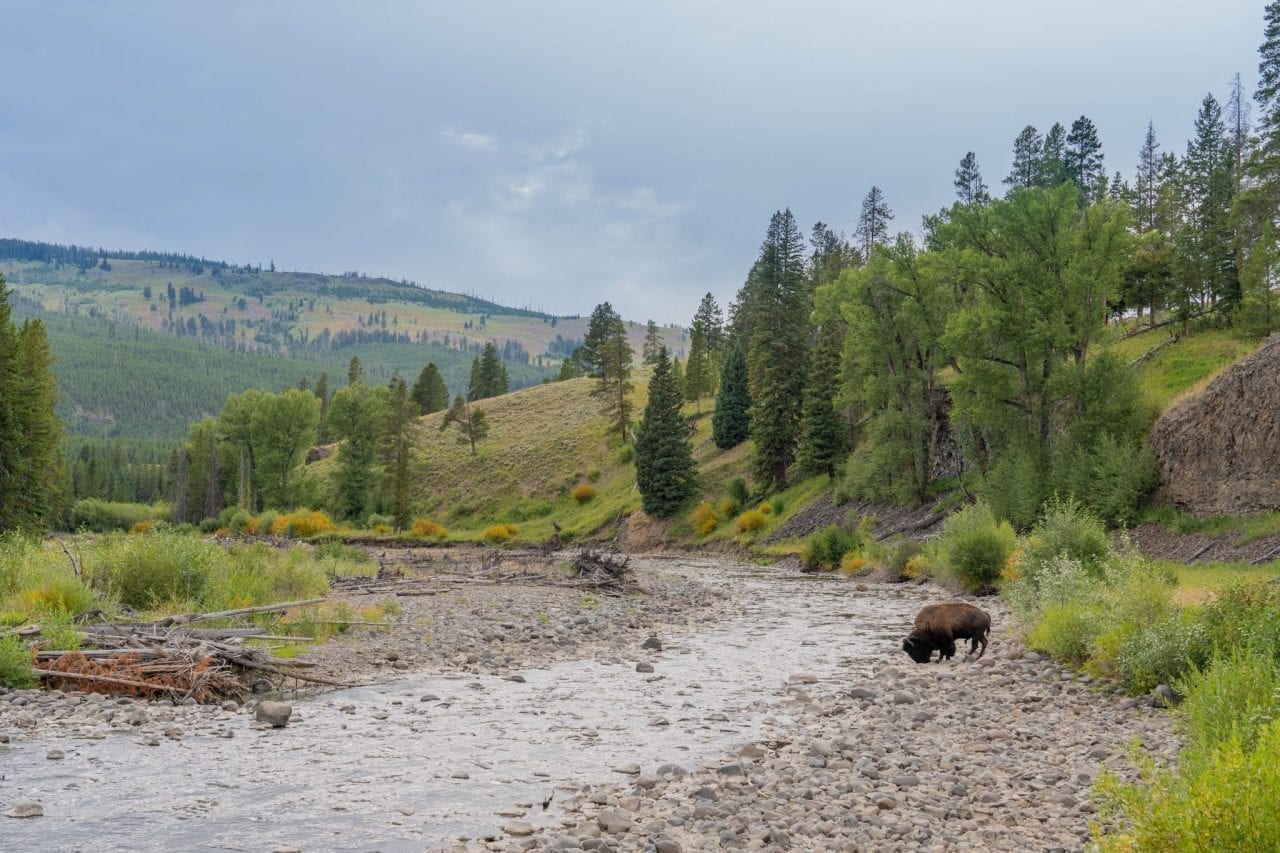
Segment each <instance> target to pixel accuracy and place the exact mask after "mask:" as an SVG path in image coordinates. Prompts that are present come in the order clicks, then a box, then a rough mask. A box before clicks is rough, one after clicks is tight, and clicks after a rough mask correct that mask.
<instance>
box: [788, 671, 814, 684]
mask: <svg viewBox="0 0 1280 853" xmlns="http://www.w3.org/2000/svg"><path fill="white" fill-rule="evenodd" d="M787 683H789V684H817V683H818V676H816V675H814V674H813V673H810V672H797V673H794V674H792V675H791V677H790V678H788V679H787Z"/></svg>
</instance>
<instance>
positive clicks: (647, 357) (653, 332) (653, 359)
mask: <svg viewBox="0 0 1280 853" xmlns="http://www.w3.org/2000/svg"><path fill="white" fill-rule="evenodd" d="M662 346H663V344H662V336H661V335H659V334H658V324H657V323H655V322H653V321H652V320H650V321H649V322H648V323H646V324H645V329H644V348H643V350H642V353H643V357H644V363H645V364H657V363H658V350H660V349H662Z"/></svg>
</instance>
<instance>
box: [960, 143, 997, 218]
mask: <svg viewBox="0 0 1280 853" xmlns="http://www.w3.org/2000/svg"><path fill="white" fill-rule="evenodd" d="M954 183H955V187H956V198H957V199H959V200H960V203H961V204H963V205H966V206H972V205H975V204H986V203H987V202H988V201H990V200H991V196H990V195H989V194H988V193H987V185H986V184H985V183H983V181H982V172H981V170H980V169H979V168H978V155H976V154H974V153H973V152H972V151H970V152H968V153H967V154H965V155H964V157H963V158H961V160H960V166H959V168H957V169H956V179H955V182H954Z"/></svg>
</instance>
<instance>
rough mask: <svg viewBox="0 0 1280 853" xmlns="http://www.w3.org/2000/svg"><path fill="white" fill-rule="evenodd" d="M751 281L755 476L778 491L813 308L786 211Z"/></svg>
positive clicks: (794, 436) (882, 214)
mask: <svg viewBox="0 0 1280 853" xmlns="http://www.w3.org/2000/svg"><path fill="white" fill-rule="evenodd" d="M868 199H869V200H870V201H871V202H872V204H871V207H873V208H878V207H879V206H880V205H881V204H883V199H882V198H881V197H880V195H879V191H878V190H875V189H873V191H872V193H870V194H868ZM887 214H888V211H887V208H886V209H885V210H884V211H878V212H877V213H876V214H875V218H876V219H879V220H880V221H881V222H883V221H884V219H885V218H887ZM881 227H884V226H881ZM755 279H756V281H755V284H754V286H755V288H756V294H755V296H754V297H753V299H754V301H755V307H754V308H753V317H752V324H751V327H750V329H749V330H748V337H747V340H748V350H747V366H748V376H749V377H750V383H751V401H752V409H751V435H752V436H753V437H754V438H755V444H756V455H755V459H754V475H755V479H756V482H758V483H760V485H761V486H762V487H763V488H765V489H779V488H782V487H784V486H785V485H786V483H787V468H788V467H790V465H791V463H792V462H793V461H794V459H795V449H796V443H797V441H798V438H799V426H800V409H801V405H802V403H803V400H804V383H805V377H806V375H807V373H808V328H807V321H808V317H809V312H810V310H811V309H812V299H811V297H810V294H809V286H808V281H807V280H806V277H805V263H804V243H803V239H802V237H801V235H800V230H799V229H798V228H797V227H796V221H795V217H794V216H792V215H791V211H790V210H787V211H779V212H777V213H775V214H774V215H773V218H772V220H771V221H770V223H769V230H768V232H767V234H766V236H765V241H764V244H763V245H762V246H761V248H760V259H759V260H758V261H757V264H756V271H755Z"/></svg>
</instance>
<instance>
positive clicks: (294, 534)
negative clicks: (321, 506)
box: [271, 509, 337, 539]
mask: <svg viewBox="0 0 1280 853" xmlns="http://www.w3.org/2000/svg"><path fill="white" fill-rule="evenodd" d="M335 529H337V528H335V527H334V525H333V519H331V518H329V516H328V515H326V514H325V513H323V512H320V511H319V510H313V509H300V510H296V511H295V512H291V513H289V514H288V515H282V516H279V517H277V518H276V519H275V520H274V521H272V523H271V535H272V536H287V537H288V538H290V539H307V538H308V537H311V536H316V535H318V534H320V533H329V532H331V531H333V530H335Z"/></svg>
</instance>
